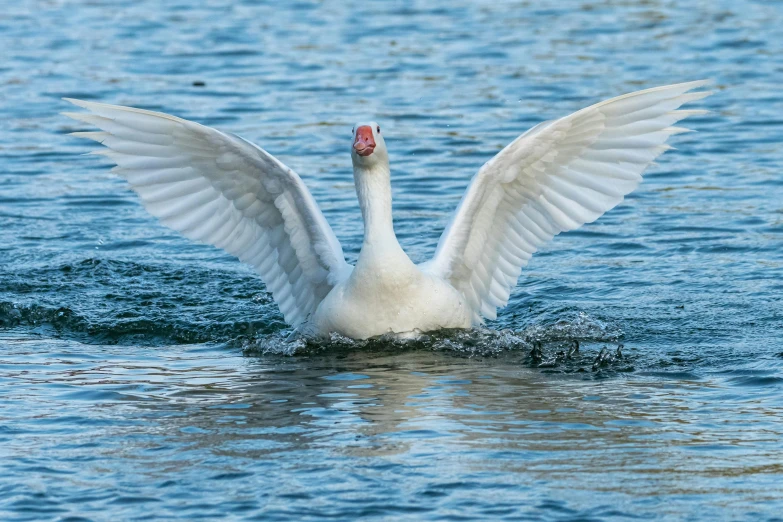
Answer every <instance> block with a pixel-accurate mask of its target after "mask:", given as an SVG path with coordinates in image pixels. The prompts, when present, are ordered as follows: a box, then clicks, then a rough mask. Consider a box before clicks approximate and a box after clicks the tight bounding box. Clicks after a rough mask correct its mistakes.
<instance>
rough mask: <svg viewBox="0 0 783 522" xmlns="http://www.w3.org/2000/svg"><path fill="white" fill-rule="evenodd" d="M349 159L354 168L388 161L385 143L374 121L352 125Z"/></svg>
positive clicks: (367, 166) (379, 128)
mask: <svg viewBox="0 0 783 522" xmlns="http://www.w3.org/2000/svg"><path fill="white" fill-rule="evenodd" d="M351 159H352V160H353V164H354V166H361V167H364V168H369V167H372V166H373V165H375V164H377V163H380V162H384V161H386V162H388V161H389V155H388V153H387V152H386V143H385V142H384V141H383V136H382V135H381V127H380V126H379V125H378V124H377V123H375V122H374V121H371V122H367V123H357V124H356V125H354V127H353V142H352V144H351Z"/></svg>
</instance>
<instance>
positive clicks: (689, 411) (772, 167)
mask: <svg viewBox="0 0 783 522" xmlns="http://www.w3.org/2000/svg"><path fill="white" fill-rule="evenodd" d="M0 12H2V15H0V48H2V49H3V51H4V52H3V58H4V60H3V61H2V63H0V97H2V101H3V103H0V116H1V117H2V121H3V125H0V520H63V521H65V520H70V521H76V520H85V519H87V520H131V519H138V518H143V517H146V516H154V517H158V518H172V519H182V520H194V519H196V518H205V519H207V520H217V519H227V520H239V519H263V520H275V519H279V520H302V519H305V520H306V519H308V518H310V519H316V518H320V519H323V518H331V519H335V520H353V519H357V518H359V517H365V518H377V519H385V520H393V519H409V520H421V519H425V520H444V519H449V520H452V519H460V518H461V519H466V520H467V519H472V520H495V519H503V518H506V519H515V520H519V519H531V520H551V521H559V520H569V519H573V520H611V519H615V520H619V519H628V518H636V517H639V518H652V519H662V518H667V516H668V518H670V519H688V520H700V521H701V520H703V521H712V520H717V519H720V520H725V519H746V520H764V519H770V520H780V518H779V517H780V515H779V513H781V512H783V491H781V488H782V487H783V486H781V485H782V484H783V469H781V467H782V466H783V442H781V440H782V438H781V435H782V433H781V431H783V428H782V427H781V426H783V423H782V422H781V419H783V399H782V397H783V395H782V394H781V391H783V355H781V354H783V344H781V333H780V332H781V331H783V299H781V295H783V294H782V292H783V284H781V281H783V249H781V237H782V236H781V232H782V231H783V217H782V216H783V205H781V201H783V199H781V197H780V196H779V195H780V194H781V188H782V187H783V178H781V172H783V161H782V160H783V141H782V140H781V136H782V135H783V121H781V116H780V115H781V114H782V113H783V95H781V89H780V85H781V83H783V82H782V81H781V80H783V76H782V73H781V71H783V39H781V38H780V36H779V34H778V33H779V28H780V27H781V26H783V11H781V9H780V5H779V2H776V1H774V0H741V1H738V0H715V1H712V2H688V1H679V2H667V1H661V0H646V1H645V2H617V1H601V2H598V1H592V0H577V1H574V2H561V1H555V0H541V1H537V2H516V1H511V0H509V1H505V0H500V1H494V2H481V1H469V0H465V1H463V0H449V1H444V0H428V1H426V2H424V1H421V2H416V1H414V2H366V1H365V2H311V1H308V0H303V1H297V2H293V3H286V4H285V5H284V4H283V3H280V2H277V3H271V2H270V3H259V2H246V1H242V0H231V1H228V0H213V1H210V2H183V1H180V0H173V1H171V2H165V3H162V2H150V1H148V0H140V1H136V2H118V1H114V0H96V1H90V2H83V1H81V2H80V1H70V2H59V1H56V0H48V1H43V0H41V1H39V0H30V1H25V2H8V1H7V2H4V3H3V9H2V11H0ZM700 78H711V79H713V80H714V85H713V89H714V90H715V91H716V93H715V95H713V96H711V97H710V98H708V99H706V100H703V101H702V102H699V108H705V109H709V110H710V111H711V113H710V114H709V115H707V116H704V117H701V118H694V119H693V120H692V121H691V120H689V127H691V128H693V129H694V130H696V131H698V132H695V133H691V134H683V135H678V136H675V137H674V138H673V140H672V144H673V145H674V146H675V147H676V148H677V150H674V151H671V152H669V153H667V154H666V155H664V156H663V157H662V158H661V159H660V165H658V166H654V167H653V168H651V169H650V170H649V172H648V173H647V174H646V176H645V181H644V183H643V184H642V185H641V187H640V188H639V189H638V190H637V191H636V192H635V193H634V194H632V195H631V196H630V197H629V198H627V199H626V201H625V202H624V203H623V204H622V205H620V206H619V207H617V208H616V209H614V210H613V211H611V212H609V213H608V214H607V215H605V216H603V217H602V218H601V219H600V220H598V221H597V222H596V223H592V224H590V225H587V226H585V227H583V228H582V229H580V230H578V231H574V232H571V233H568V234H564V235H562V236H559V237H557V238H556V240H555V241H553V242H552V243H551V244H550V245H548V246H547V247H546V248H545V249H544V250H542V251H541V252H539V253H537V254H536V256H534V257H533V259H532V260H531V262H530V264H529V266H528V267H527V268H526V269H525V271H524V273H523V277H522V278H521V280H520V284H519V286H518V288H517V290H516V291H515V292H514V294H513V295H512V299H511V302H510V303H509V306H508V307H507V308H506V309H505V310H504V311H503V312H502V313H501V315H500V317H499V318H498V320H497V321H494V322H491V323H490V324H488V325H487V326H488V328H489V329H488V330H479V331H473V332H441V333H437V334H432V335H430V336H428V337H427V338H426V339H423V340H420V341H417V342H412V343H399V342H393V341H390V340H386V339H381V340H375V341H370V342H361V343H355V342H351V341H348V340H345V339H338V338H335V339H332V342H331V343H329V345H328V346H325V345H322V344H317V343H307V342H304V341H301V340H293V341H291V342H287V341H286V337H287V335H288V333H289V330H287V329H286V327H285V325H284V324H283V322H282V317H281V316H280V313H279V312H278V310H277V308H276V306H275V305H274V303H273V302H272V300H271V299H270V296H269V294H267V293H266V292H265V289H264V288H263V285H261V284H260V282H259V281H258V278H257V277H256V276H255V274H254V273H253V272H252V270H251V269H249V268H247V267H244V266H242V265H240V264H239V263H237V262H236V261H235V260H233V259H232V258H230V257H229V256H226V255H224V254H222V253H220V252H218V251H217V250H215V249H212V248H209V247H206V246H204V245H198V244H194V243H192V242H190V241H187V240H185V239H183V238H181V237H180V236H178V235H177V234H175V233H173V232H171V231H169V230H167V229H165V228H163V227H161V226H160V225H158V224H157V223H156V222H155V220H154V219H152V218H151V217H150V216H148V215H147V214H146V212H145V211H144V210H143V209H142V208H141V206H140V205H139V203H138V201H137V199H136V198H135V196H134V195H133V193H131V192H130V191H128V190H127V188H126V187H125V185H124V184H123V182H122V181H121V180H119V179H117V177H116V176H115V175H113V174H111V173H110V172H108V168H107V167H106V166H105V165H104V164H102V163H101V162H100V161H99V160H97V159H96V158H89V157H88V158H85V157H82V156H80V154H82V153H84V152H87V151H88V150H90V147H91V145H89V144H87V143H84V142H82V141H80V140H75V139H73V138H71V137H69V136H67V133H68V132H72V131H75V130H83V128H82V127H80V126H78V124H74V122H72V121H70V120H68V119H67V118H65V117H62V116H60V115H59V112H60V111H63V110H69V109H68V107H66V104H65V102H63V101H62V100H61V99H60V97H62V96H68V97H74V98H84V99H90V100H99V101H107V102H110V103H119V104H127V105H135V106H140V107H145V108H149V109H154V110H163V111H165V112H170V113H174V114H177V115H180V116H183V117H186V118H190V119H194V120H196V121H199V122H201V123H204V124H207V125H213V126H217V127H219V128H220V129H222V130H226V131H230V132H235V133H239V134H241V135H243V136H245V137H246V138H248V139H250V140H252V141H254V142H257V143H259V144H260V145H261V146H263V147H264V148H266V149H267V150H269V151H270V152H271V153H273V154H274V155H276V156H277V157H279V158H280V159H281V160H282V161H284V162H285V163H286V164H287V165H289V166H290V167H292V168H293V169H294V170H296V171H297V172H299V173H300V174H301V175H302V177H303V179H304V180H305V182H306V183H307V185H308V186H309V187H311V189H312V192H313V194H314V197H315V199H316V200H317V201H318V203H319V205H320V206H321V207H322V208H323V210H324V214H325V216H326V218H327V219H328V221H329V222H330V224H331V225H332V227H333V228H334V230H335V233H336V235H337V236H338V237H339V238H340V241H341V242H342V244H343V247H344V249H345V252H346V255H347V256H348V258H349V261H355V259H356V255H357V253H358V249H359V246H360V244H361V233H362V225H361V221H360V219H359V215H360V213H359V209H358V206H357V201H356V197H355V194H354V190H353V186H352V175H351V171H350V158H349V155H348V153H347V148H348V146H349V143H348V140H350V129H351V125H352V124H353V122H354V121H357V120H366V119H372V120H377V121H379V122H380V124H381V125H382V126H383V127H384V134H385V135H386V140H387V144H388V145H389V150H390V158H391V162H392V185H393V190H394V198H395V209H394V211H395V228H396V231H397V232H398V236H399V238H400V242H401V244H402V246H403V247H404V248H405V249H406V251H407V252H408V253H409V254H410V255H411V257H412V258H413V259H414V260H416V261H422V260H424V259H426V258H428V257H429V256H430V255H431V253H432V252H433V250H434V247H435V244H436V242H437V239H438V236H439V235H440V232H441V230H442V227H443V226H444V225H445V223H446V221H447V219H448V217H449V214H450V212H451V211H452V210H453V209H454V207H455V205H456V204H457V202H458V201H459V198H460V197H461V195H462V193H463V191H464V188H465V186H466V184H467V181H468V179H469V178H470V177H471V176H472V175H473V173H475V172H476V170H477V169H478V167H479V166H480V165H481V164H482V163H483V162H485V161H487V160H488V159H489V158H491V157H492V155H494V154H495V153H496V152H497V151H498V150H499V149H500V148H501V147H502V146H503V145H505V144H507V143H508V142H509V141H511V140H512V139H514V138H515V137H516V136H518V135H519V134H520V133H521V132H523V131H525V130H527V129H528V128H530V127H531V126H532V125H534V124H536V123H539V122H540V121H544V120H549V119H552V118H556V117H559V116H563V115H565V114H567V113H569V112H571V111H574V110H577V109H580V108H582V107H584V106H586V105H588V104H590V103H593V102H596V101H598V100H601V99H605V98H608V97H611V96H615V95H618V94H621V93H624V92H630V91H634V90H637V89H641V88H645V87H652V86H655V85H664V84H668V83H673V82H679V81H688V80H695V79H700ZM574 341H579V343H580V347H579V352H574V351H572V350H574V348H575V345H574V344H573V343H574ZM620 344H622V345H623V348H622V350H621V353H620V354H618V353H617V348H618V345H620ZM604 348H605V351H603V352H602V349H604ZM602 353H603V355H601V354H602ZM620 355H622V356H620ZM79 517H81V518H79ZM775 517H778V518H777V519H776V518H775Z"/></svg>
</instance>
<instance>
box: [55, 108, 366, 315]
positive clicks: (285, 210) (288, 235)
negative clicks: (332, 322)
mask: <svg viewBox="0 0 783 522" xmlns="http://www.w3.org/2000/svg"><path fill="white" fill-rule="evenodd" d="M66 100H67V101H69V102H71V103H73V104H75V105H78V106H80V107H84V108H85V109H87V110H89V111H90V113H65V115H66V116H69V117H71V118H73V119H75V120H79V121H82V122H85V123H89V124H91V125H95V126H96V127H98V128H100V129H101V131H100V132H75V133H73V134H74V135H75V136H78V137H82V138H88V139H91V140H95V141H97V142H99V143H102V144H103V145H105V146H106V147H108V150H100V151H96V152H95V154H102V155H104V156H107V157H108V158H109V159H111V160H112V161H113V162H114V163H116V164H117V167H115V168H114V171H116V172H117V173H118V174H119V175H120V176H122V177H123V178H125V179H126V180H128V183H130V187H131V188H132V189H133V190H134V191H135V192H136V193H137V194H138V195H139V196H140V197H141V201H142V203H143V204H144V207H145V208H146V209H147V210H148V211H149V212H150V213H151V214H152V215H153V216H155V217H157V218H158V219H160V221H161V222H162V223H163V224H165V225H166V226H169V227H171V228H173V229H174V230H177V231H178V232H181V233H182V234H184V235H185V236H186V237H188V238H190V239H195V240H199V241H203V242H204V243H209V244H211V245H214V246H216V247H218V248H222V249H223V250H225V251H226V252H228V253H230V254H232V255H234V256H236V257H238V258H239V259H240V260H242V261H244V262H245V263H248V264H250V265H252V266H253V267H254V268H255V269H256V270H257V271H258V273H259V274H260V275H261V278H262V279H263V281H264V283H265V284H266V286H267V289H268V290H270V291H271V292H272V295H273V296H274V298H275V301H276V302H277V304H278V306H279V307H280V310H281V311H282V312H283V316H284V317H285V320H286V322H288V323H289V324H291V325H293V326H295V327H296V326H298V325H300V324H301V323H302V322H303V321H305V320H306V319H307V317H308V315H310V314H311V313H312V312H314V311H315V309H316V307H317V306H318V303H320V302H321V300H322V299H323V298H324V297H325V296H326V294H327V293H329V291H330V290H331V289H332V287H333V286H334V285H335V284H337V283H339V282H340V281H342V280H343V279H344V278H345V277H347V275H348V274H349V273H350V270H351V267H350V265H348V264H347V263H346V261H345V257H344V256H343V251H342V248H341V246H340V243H339V241H338V240H337V238H336V237H335V235H334V232H333V231H332V229H331V228H330V227H329V224H328V223H327V222H326V220H325V219H324V216H323V214H321V211H320V209H319V208H318V205H317V204H316V202H315V200H314V199H313V197H312V195H311V194H310V192H309V191H308V190H307V187H306V186H305V185H304V183H303V182H302V180H301V178H300V177H299V176H298V175H297V174H296V173H295V172H294V171H292V170H291V169H289V168H288V167H286V166H285V165H283V164H282V163H281V162H280V161H278V160H277V159H276V158H274V157H273V156H272V155H270V154H269V153H267V152H266V151H264V150H263V149H261V148H260V147H257V146H255V145H253V144H252V143H250V142H248V141H246V140H244V139H242V138H240V137H238V136H234V135H229V134H225V133H223V132H220V131H218V130H215V129H212V128H210V127H205V126H204V125H200V124H198V123H194V122H192V121H188V120H183V119H181V118H177V117H175V116H170V115H168V114H162V113H158V112H151V111H145V110H141V109H134V108H130V107H119V106H116V105H107V104H104V103H95V102H86V101H80V100H72V99H67V98H66Z"/></svg>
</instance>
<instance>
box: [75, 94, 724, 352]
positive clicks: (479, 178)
mask: <svg viewBox="0 0 783 522" xmlns="http://www.w3.org/2000/svg"><path fill="white" fill-rule="evenodd" d="M706 83H707V82H706V81H696V82H688V83H680V84H675V85H667V86H662V87H656V88H652V89H646V90H642V91H638V92H633V93H630V94H626V95H623V96H619V97H616V98H612V99H610V100H607V101H603V102H601V103H598V104H596V105H592V106H590V107H587V108H585V109H582V110H580V111H577V112H575V113H573V114H571V115H569V116H566V117H564V118H560V119H558V120H552V121H548V122H543V123H540V124H539V125H537V126H535V127H533V128H532V129H530V130H529V131H527V132H526V133H524V134H522V135H521V136H519V137H518V138H516V139H515V140H514V141H513V142H511V144H509V145H508V146H507V147H505V148H504V149H503V150H501V151H500V152H499V153H498V154H497V155H496V156H495V157H493V158H492V159H490V160H489V161H488V162H486V163H485V164H484V165H483V166H482V167H481V168H480V169H479V171H478V173H477V174H476V175H475V176H474V177H473V179H472V181H471V182H470V184H469V185H468V188H467V191H466V192H465V194H464V196H463V198H462V200H461V202H460V203H459V206H458V207H457V209H456V211H455V212H454V214H453V216H452V218H451V221H450V223H449V224H448V226H447V227H446V229H445V230H444V232H443V234H442V235H441V237H440V240H439V241H438V245H437V248H436V250H435V254H434V256H433V257H432V259H430V260H429V261H427V262H424V263H421V264H415V263H413V262H412V261H411V260H410V258H408V256H407V255H406V254H405V252H404V251H403V249H402V248H401V247H400V244H399V242H398V241H397V237H396V236H395V234H394V228H393V226H392V196H391V171H390V167H389V155H388V151H387V149H386V142H385V141H384V136H383V134H382V133H381V127H380V125H379V124H378V123H376V122H373V121H370V122H362V123H358V124H357V125H356V126H355V127H354V129H353V140H352V142H351V149H350V150H351V160H352V162H353V177H354V182H355V185H356V195H357V197H358V199H359V205H360V208H361V213H362V219H363V220H364V240H363V243H362V248H361V252H360V254H359V257H358V260H357V262H356V266H351V265H350V264H348V263H347V262H346V260H345V256H344V255H343V251H342V247H341V246H340V242H339V241H338V240H337V237H336V236H335V234H334V232H333V231H332V229H331V227H330V226H329V224H328V223H327V222H326V219H325V218H324V216H323V214H322V213H321V211H320V209H319V208H318V205H317V204H316V202H315V200H314V199H313V196H312V195H311V194H310V192H309V191H308V189H307V187H306V186H305V184H304V183H303V181H302V179H301V178H300V177H299V176H298V175H297V174H296V173H295V172H294V171H293V170H291V169H290V168H288V167H287V166H285V165H284V164H283V163H281V162H280V161H279V160H278V159H276V158H275V157H274V156H272V155H271V154H269V153H268V152H267V151H265V150H264V149H262V148H260V147H258V146H256V145H254V144H252V143H250V142H249V141H247V140H245V139H243V138H241V137H239V136H237V135H234V134H230V133H226V132H221V131H219V130H216V129H213V128H210V127H206V126H204V125H201V124H199V123H195V122H192V121H188V120H184V119H181V118H178V117H175V116H171V115H168V114H163V113H159V112H152V111H147V110H142V109H135V108H131V107H121V106H116V105H108V104H105V103H98V102H91V101H82V100H75V99H70V98H65V100H66V101H68V102H70V103H73V104H74V105H77V106H79V107H82V108H84V109H86V110H87V111H89V112H66V113H63V114H64V115H66V116H68V117H70V118H73V119H75V120H78V121H80V122H82V123H86V124H89V125H91V126H95V127H98V128H99V129H100V131H95V132H74V133H73V135H75V136H77V137H80V138H87V139H91V140H94V141H97V142H99V143H101V144H103V145H105V146H106V148H105V149H101V150H99V151H96V152H94V154H100V155H103V156H106V157H107V158H108V159H109V160H111V161H112V162H113V163H115V164H116V165H117V166H116V167H115V168H114V169H113V170H114V171H116V172H117V173H118V174H119V175H120V176H122V177H123V178H125V179H126V180H127V181H128V183H129V185H130V188H131V189H133V191H135V192H136V193H137V194H138V195H139V197H140V198H141V202H142V204H143V205H144V207H145V208H146V209H147V210H148V211H149V212H150V213H151V214H152V215H153V216H155V217H156V218H158V219H159V220H160V221H161V222H162V223H163V224H164V225H166V226H168V227H171V228H172V229H174V230H177V231H179V232H180V233H182V234H184V235H185V236H186V237H188V238H190V239H193V240H198V241H202V242H204V243H208V244H211V245H214V246H216V247H218V248H221V249H223V250H225V251H226V252H228V253H230V254H232V255H234V256H236V257H238V258H239V259H240V260H241V261H243V262H245V263H248V264H249V265H251V266H252V267H253V268H254V269H255V270H256V271H257V272H258V274H259V275H260V276H261V279H262V280H263V282H264V283H265V285H266V288H267V289H268V290H269V291H270V292H271V293H272V295H273V297H274V299H275V301H276V303H277V304H278V306H279V307H280V311H281V312H282V313H283V316H284V318H285V320H286V322H287V323H288V324H289V325H291V326H292V327H293V328H294V330H295V331H296V332H299V333H301V334H304V335H308V336H325V335H329V334H330V333H337V334H340V335H343V336H346V337H350V338H354V339H366V338H370V337H375V336H379V335H384V334H392V335H397V336H401V337H405V336H416V335H418V334H419V333H423V332H427V331H432V330H437V329H441V328H471V327H474V326H478V325H480V324H482V323H483V321H484V319H495V317H496V316H497V310H498V308H502V307H504V306H505V305H506V304H507V303H508V299H509V295H510V293H511V291H512V290H513V289H514V287H515V286H516V284H517V279H518V278H519V276H520V274H521V271H522V268H523V267H525V266H526V265H527V263H528V261H529V260H530V257H531V256H532V255H533V254H534V253H535V252H536V250H538V249H539V248H540V247H541V246H542V245H543V244H544V243H546V242H548V241H549V240H551V239H552V238H553V237H554V236H555V235H557V234H559V233H561V232H565V231H568V230H574V229H576V228H578V227H580V226H581V225H583V224H585V223H590V222H592V221H595V220H596V219H598V217H600V216H601V215H602V214H604V213H605V212H606V211H608V210H610V209H611V208H613V207H615V206H616V205H617V204H618V203H620V202H621V201H622V200H623V198H624V196H625V195H626V194H629V193H630V192H631V191H633V190H634V189H635V188H636V187H637V186H638V185H639V183H640V182H641V180H642V173H643V172H644V170H645V169H646V168H647V166H648V165H650V164H651V163H652V162H653V160H654V159H655V158H656V157H657V156H659V155H660V154H661V153H663V152H664V151H665V150H667V149H668V148H670V147H669V146H668V145H666V140H667V139H668V138H669V136H671V135H673V134H677V133H680V132H685V131H687V129H683V128H680V127H675V126H674V124H675V123H676V122H678V121H679V120H682V119H683V118H686V117H688V116H693V115H696V114H703V113H706V112H707V111H702V110H678V109H679V107H680V106H681V105H683V104H684V103H686V102H691V101H695V100H699V99H701V98H704V97H706V96H708V95H709V94H711V93H710V92H709V91H698V90H697V91H694V89H697V88H699V87H701V86H703V85H705V84H706Z"/></svg>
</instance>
